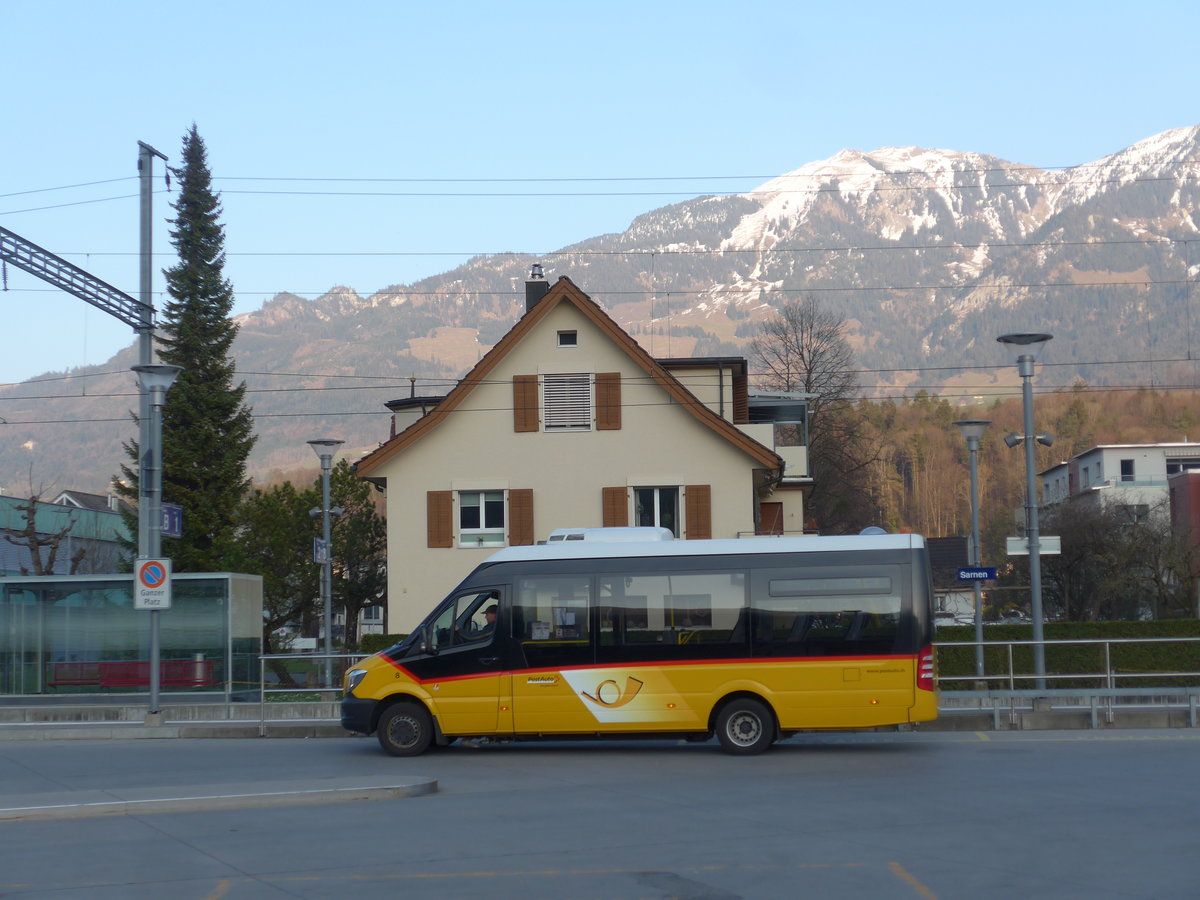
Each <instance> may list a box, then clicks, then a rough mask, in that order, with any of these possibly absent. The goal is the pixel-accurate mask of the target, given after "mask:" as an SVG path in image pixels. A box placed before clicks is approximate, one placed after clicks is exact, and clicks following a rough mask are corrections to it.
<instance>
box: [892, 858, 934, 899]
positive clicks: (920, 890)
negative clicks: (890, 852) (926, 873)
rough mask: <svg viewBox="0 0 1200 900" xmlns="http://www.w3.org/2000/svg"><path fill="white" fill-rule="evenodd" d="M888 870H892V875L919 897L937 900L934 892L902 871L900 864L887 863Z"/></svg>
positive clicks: (902, 867)
mask: <svg viewBox="0 0 1200 900" xmlns="http://www.w3.org/2000/svg"><path fill="white" fill-rule="evenodd" d="M888 868H889V869H891V870H892V874H893V875H895V876H896V877H897V878H899V879H900V880H901V881H904V882H906V883H907V884H908V886H909V887H911V888H912V889H913V890H914V891H916V892H917V894H918V895H919V896H921V897H924V898H925V900H937V895H936V894H934V892H933V891H931V890H930V889H929V888H927V887H925V885H923V884H921V882H919V881H917V879H915V878H913V877H912V876H911V875H910V874H908V872H906V871H905V870H904V866H902V865H900V863H898V862H890V863H888Z"/></svg>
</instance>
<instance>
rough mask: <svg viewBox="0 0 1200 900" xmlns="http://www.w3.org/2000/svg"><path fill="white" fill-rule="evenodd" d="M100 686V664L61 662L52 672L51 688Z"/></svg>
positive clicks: (55, 665)
mask: <svg viewBox="0 0 1200 900" xmlns="http://www.w3.org/2000/svg"><path fill="white" fill-rule="evenodd" d="M98 684H100V663H98V662H59V663H55V664H54V668H53V669H51V670H50V687H63V686H66V685H70V686H74V687H78V686H87V685H98Z"/></svg>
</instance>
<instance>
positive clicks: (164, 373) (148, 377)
mask: <svg viewBox="0 0 1200 900" xmlns="http://www.w3.org/2000/svg"><path fill="white" fill-rule="evenodd" d="M131 368H132V369H133V371H134V372H136V373H137V377H138V385H139V386H140V387H141V389H142V390H143V391H156V390H161V391H166V390H169V389H170V387H171V385H173V384H174V383H175V378H176V376H178V375H179V373H180V372H182V371H183V367H182V366H167V365H145V366H132V367H131Z"/></svg>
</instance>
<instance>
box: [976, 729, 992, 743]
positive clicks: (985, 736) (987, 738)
mask: <svg viewBox="0 0 1200 900" xmlns="http://www.w3.org/2000/svg"><path fill="white" fill-rule="evenodd" d="M975 737H977V738H979V739H980V740H981V741H990V740H991V737H990V736H989V735H988V733H987V732H986V731H977V732H975Z"/></svg>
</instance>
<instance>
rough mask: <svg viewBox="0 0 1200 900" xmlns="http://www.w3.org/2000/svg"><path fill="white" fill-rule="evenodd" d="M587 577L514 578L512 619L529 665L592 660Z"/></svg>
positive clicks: (588, 582)
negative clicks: (514, 595)
mask: <svg viewBox="0 0 1200 900" xmlns="http://www.w3.org/2000/svg"><path fill="white" fill-rule="evenodd" d="M590 608H591V577H590V576H587V575H545V576H536V577H523V578H519V579H517V585H516V597H515V598H514V601H513V621H514V622H515V623H516V624H517V626H518V629H519V630H518V631H517V632H516V633H517V635H518V636H519V637H520V640H521V648H522V650H523V651H524V653H525V662H526V664H527V665H530V666H533V667H542V666H558V665H588V664H590V663H591V662H592V646H591V629H590V627H589V621H588V617H589V615H590Z"/></svg>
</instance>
